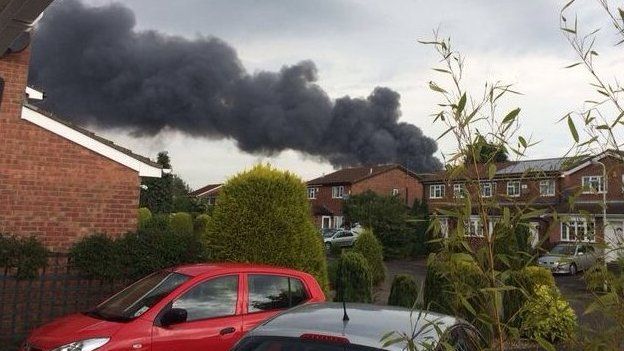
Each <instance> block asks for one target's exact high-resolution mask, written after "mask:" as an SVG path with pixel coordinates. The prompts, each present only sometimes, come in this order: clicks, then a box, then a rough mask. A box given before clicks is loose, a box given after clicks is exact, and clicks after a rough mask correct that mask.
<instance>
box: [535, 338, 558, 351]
mask: <svg viewBox="0 0 624 351" xmlns="http://www.w3.org/2000/svg"><path fill="white" fill-rule="evenodd" d="M535 341H537V343H538V344H539V345H540V346H541V347H542V348H544V349H545V350H546V351H556V349H555V347H554V346H553V344H551V343H550V342H548V341H546V340H545V339H543V338H541V337H539V336H538V337H537V338H535Z"/></svg>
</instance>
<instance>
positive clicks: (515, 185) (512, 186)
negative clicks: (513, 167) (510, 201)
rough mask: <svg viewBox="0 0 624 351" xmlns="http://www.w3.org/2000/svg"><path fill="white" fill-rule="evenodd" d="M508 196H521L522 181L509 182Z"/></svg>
mask: <svg viewBox="0 0 624 351" xmlns="http://www.w3.org/2000/svg"><path fill="white" fill-rule="evenodd" d="M507 196H510V197H518V196H520V181H517V180H514V181H511V182H507Z"/></svg>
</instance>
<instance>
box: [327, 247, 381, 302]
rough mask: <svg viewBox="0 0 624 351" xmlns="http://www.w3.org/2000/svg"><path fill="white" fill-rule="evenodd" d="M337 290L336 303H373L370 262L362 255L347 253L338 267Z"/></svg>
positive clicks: (335, 284)
mask: <svg viewBox="0 0 624 351" xmlns="http://www.w3.org/2000/svg"><path fill="white" fill-rule="evenodd" d="M335 274H336V281H335V282H334V283H333V284H332V285H333V286H334V289H336V297H335V298H334V301H343V300H344V301H346V302H365V303H370V302H372V301H373V292H372V291H373V284H372V279H371V273H370V269H369V268H368V262H366V259H365V258H364V256H362V254H361V253H359V252H355V251H345V252H343V253H342V255H341V256H340V258H339V259H338V261H337V265H336V272H335Z"/></svg>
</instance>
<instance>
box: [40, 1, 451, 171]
mask: <svg viewBox="0 0 624 351" xmlns="http://www.w3.org/2000/svg"><path fill="white" fill-rule="evenodd" d="M134 27H135V17H134V13H133V12H132V11H131V10H130V9H129V8H127V7H124V6H122V5H119V4H112V5H107V6H103V7H90V6H87V5H84V4H82V3H81V2H79V1H77V0H65V1H60V2H58V3H56V4H55V5H54V6H52V7H51V8H50V9H48V10H47V11H46V13H45V14H44V17H43V19H42V20H41V22H40V23H39V25H38V28H37V30H36V33H35V38H34V41H33V48H32V61H31V72H30V82H31V83H32V84H35V85H37V86H41V87H42V88H43V89H44V90H45V92H46V96H47V97H46V100H45V101H44V102H43V103H42V105H43V107H44V108H47V109H50V110H52V111H53V112H56V113H59V114H61V115H64V116H66V117H67V118H69V119H70V120H72V121H74V122H78V123H81V124H87V125H96V126H98V127H101V128H124V129H127V130H129V131H131V132H132V133H134V134H136V135H150V136H151V135H155V134H157V133H159V132H160V131H163V130H168V129H173V130H179V131H181V132H184V133H187V134H189V135H193V136H200V137H208V138H232V139H234V140H236V142H237V145H238V147H239V148H240V149H241V150H244V151H246V152H251V153H262V154H274V153H278V152H280V151H283V150H286V149H293V150H297V151H301V152H303V153H306V154H309V155H313V156H317V157H320V158H322V159H325V160H328V161H329V162H331V163H332V165H334V166H337V167H341V166H354V165H370V164H377V163H391V162H398V163H401V164H403V165H405V166H407V167H409V168H411V169H414V170H417V171H430V170H433V169H438V168H440V166H441V165H440V162H439V161H438V159H436V158H435V157H434V156H433V154H434V153H435V152H436V150H437V145H436V143H435V141H434V140H432V139H431V138H428V137H426V136H424V135H423V133H422V131H421V130H420V129H419V128H417V127H415V126H413V125H411V124H407V123H402V122H398V119H399V116H400V109H399V108H400V104H399V94H398V93H396V92H394V91H392V90H390V89H388V88H381V87H378V88H375V89H374V91H373V92H372V93H371V94H370V96H368V97H367V98H366V99H363V98H351V97H348V96H346V97H343V98H339V99H337V100H336V101H332V99H331V98H329V97H328V96H327V94H326V93H325V91H323V89H322V88H321V87H319V86H318V85H317V84H316V83H315V82H316V80H317V70H316V66H315V65H314V63H313V62H311V61H302V62H299V63H297V64H295V65H292V66H284V67H283V68H282V69H281V70H280V71H279V72H259V73H254V74H249V73H247V72H246V70H245V68H244V67H243V66H242V64H241V62H240V60H239V58H238V56H237V54H236V51H235V50H234V49H233V48H232V47H231V46H230V45H228V44H227V43H225V42H224V41H222V40H220V39H217V38H214V37H201V38H198V39H195V40H189V39H185V38H181V37H176V36H169V35H165V34H162V33H159V32H156V31H136V30H135V29H134Z"/></svg>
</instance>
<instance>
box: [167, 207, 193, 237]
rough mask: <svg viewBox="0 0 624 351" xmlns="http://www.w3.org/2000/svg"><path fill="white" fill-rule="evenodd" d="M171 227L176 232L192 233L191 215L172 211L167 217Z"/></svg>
mask: <svg viewBox="0 0 624 351" xmlns="http://www.w3.org/2000/svg"><path fill="white" fill-rule="evenodd" d="M169 221H170V223H171V229H172V230H173V232H174V233H176V234H191V233H193V217H191V215H190V214H188V213H186V212H178V213H173V214H172V215H171V218H170V219H169Z"/></svg>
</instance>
